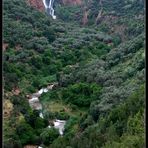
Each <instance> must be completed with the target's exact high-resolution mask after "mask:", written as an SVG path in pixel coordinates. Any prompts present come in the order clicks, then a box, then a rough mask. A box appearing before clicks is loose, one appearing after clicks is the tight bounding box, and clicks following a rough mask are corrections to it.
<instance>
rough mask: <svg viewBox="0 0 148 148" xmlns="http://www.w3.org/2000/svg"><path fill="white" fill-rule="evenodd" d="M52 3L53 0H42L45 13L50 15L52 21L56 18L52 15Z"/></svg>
mask: <svg viewBox="0 0 148 148" xmlns="http://www.w3.org/2000/svg"><path fill="white" fill-rule="evenodd" d="M53 3H54V0H43V4H44V6H45V9H46V12H47V13H48V14H49V15H51V16H52V18H53V19H56V16H55V15H54V9H53Z"/></svg>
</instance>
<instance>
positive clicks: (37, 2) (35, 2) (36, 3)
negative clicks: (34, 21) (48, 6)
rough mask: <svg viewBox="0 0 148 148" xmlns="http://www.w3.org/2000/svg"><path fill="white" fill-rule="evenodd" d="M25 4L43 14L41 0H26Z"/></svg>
mask: <svg viewBox="0 0 148 148" xmlns="http://www.w3.org/2000/svg"><path fill="white" fill-rule="evenodd" d="M27 4H28V5H30V6H32V7H34V8H36V9H38V10H39V11H41V12H43V11H44V10H45V8H44V4H43V1H42V0H27Z"/></svg>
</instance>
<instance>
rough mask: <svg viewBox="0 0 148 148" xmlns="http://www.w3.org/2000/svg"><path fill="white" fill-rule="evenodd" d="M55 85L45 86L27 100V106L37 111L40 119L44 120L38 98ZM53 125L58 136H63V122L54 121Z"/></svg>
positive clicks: (64, 122)
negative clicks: (57, 131)
mask: <svg viewBox="0 0 148 148" xmlns="http://www.w3.org/2000/svg"><path fill="white" fill-rule="evenodd" d="M54 85H55V84H51V85H49V86H47V88H42V89H40V90H39V91H38V92H36V93H34V94H32V95H31V99H29V105H30V107H31V108H32V109H33V110H39V111H40V114H39V116H40V117H41V118H44V115H43V113H42V108H43V107H42V104H41V103H40V100H39V97H40V96H41V95H42V94H43V93H46V92H48V91H49V90H52V89H53V87H54ZM53 123H54V128H56V129H58V130H59V134H60V135H63V134H64V126H65V124H66V121H65V120H58V119H55V121H54V122H53ZM48 128H51V126H50V125H49V126H48Z"/></svg>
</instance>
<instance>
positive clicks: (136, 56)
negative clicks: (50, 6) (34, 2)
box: [3, 0, 145, 148]
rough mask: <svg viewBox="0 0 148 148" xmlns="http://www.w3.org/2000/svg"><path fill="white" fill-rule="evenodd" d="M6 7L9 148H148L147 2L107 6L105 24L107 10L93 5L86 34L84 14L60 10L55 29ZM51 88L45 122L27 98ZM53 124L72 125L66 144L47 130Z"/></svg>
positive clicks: (32, 13)
mask: <svg viewBox="0 0 148 148" xmlns="http://www.w3.org/2000/svg"><path fill="white" fill-rule="evenodd" d="M3 4H4V5H3V6H4V7H3V9H4V11H3V43H4V44H8V47H7V49H6V50H5V51H4V52H3V70H4V71H3V77H4V81H3V82H4V101H6V100H10V101H11V104H12V106H13V109H12V111H11V112H10V113H9V112H8V113H9V114H8V115H7V116H4V131H3V133H4V147H5V148H17V147H18V148H21V147H23V146H24V145H27V144H32V145H42V146H43V147H45V148H46V147H50V148H101V147H102V148H142V147H144V145H145V140H144V139H145V138H144V135H145V132H144V122H145V121H144V120H145V119H144V112H145V109H144V108H145V95H144V94H145V53H144V50H145V35H144V20H143V18H144V12H143V10H144V6H143V1H139V0H133V1H128V0H127V1H126V0H125V1H123V0H114V1H111V0H110V1H103V2H102V7H103V11H104V13H103V16H102V19H101V20H99V21H100V22H95V18H96V16H97V14H98V12H99V11H100V9H101V8H100V5H98V3H97V1H96V0H93V1H92V2H91V3H90V4H88V3H87V1H86V3H85V5H86V7H87V8H88V9H90V14H89V17H88V20H89V21H88V24H87V25H86V26H82V24H81V20H82V16H81V15H82V14H81V11H82V8H81V7H79V6H75V7H73V6H62V5H58V6H56V12H57V15H58V19H57V20H55V21H53V20H52V19H51V18H50V17H49V16H47V15H46V14H44V13H41V12H39V11H38V10H35V9H34V8H32V7H30V6H28V5H27V4H26V2H25V1H24V0H4V3H3ZM107 16H111V18H115V19H111V20H108V19H107ZM51 82H58V84H59V86H58V87H56V88H55V89H53V90H52V91H49V92H48V93H46V94H43V95H42V96H41V98H40V100H41V103H42V104H43V107H44V109H43V112H44V115H45V119H42V118H40V117H39V112H38V111H33V110H32V109H31V108H30V107H29V104H28V100H27V97H26V95H27V94H32V93H34V92H36V91H37V90H38V89H40V88H41V87H44V86H47V85H48V84H49V83H51ZM15 89H19V90H20V94H18V95H15V94H13V91H12V90H15ZM9 105H10V103H9ZM4 107H5V106H4ZM5 108H6V110H7V111H8V109H9V108H7V107H5ZM54 118H58V119H66V120H67V124H66V126H65V133H64V136H63V137H61V136H59V134H58V132H57V130H55V129H53V128H51V129H49V128H47V126H48V125H49V122H48V120H52V119H54Z"/></svg>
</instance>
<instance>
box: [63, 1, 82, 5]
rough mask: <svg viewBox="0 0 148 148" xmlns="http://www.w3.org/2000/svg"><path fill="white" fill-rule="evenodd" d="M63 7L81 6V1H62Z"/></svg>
mask: <svg viewBox="0 0 148 148" xmlns="http://www.w3.org/2000/svg"><path fill="white" fill-rule="evenodd" d="M62 3H63V4H64V5H81V4H82V0H62Z"/></svg>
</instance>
